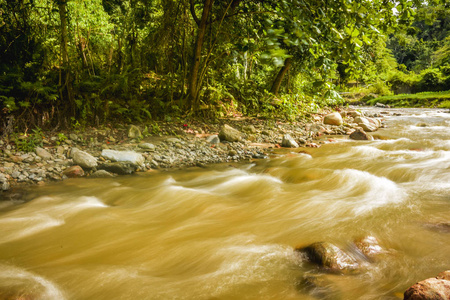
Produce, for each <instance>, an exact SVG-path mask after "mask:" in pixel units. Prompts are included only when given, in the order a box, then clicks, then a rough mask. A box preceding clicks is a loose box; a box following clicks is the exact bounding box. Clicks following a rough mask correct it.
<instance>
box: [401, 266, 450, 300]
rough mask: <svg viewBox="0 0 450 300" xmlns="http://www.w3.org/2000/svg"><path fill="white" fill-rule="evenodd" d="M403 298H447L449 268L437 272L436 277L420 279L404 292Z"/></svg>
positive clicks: (409, 299)
mask: <svg viewBox="0 0 450 300" xmlns="http://www.w3.org/2000/svg"><path fill="white" fill-rule="evenodd" d="M403 299H404V300H449V299H450V270H448V271H445V272H442V273H439V275H438V276H436V278H428V279H425V280H423V281H420V282H418V283H416V284H414V285H413V286H411V287H410V288H409V289H407V290H406V291H405V293H404V298H403Z"/></svg>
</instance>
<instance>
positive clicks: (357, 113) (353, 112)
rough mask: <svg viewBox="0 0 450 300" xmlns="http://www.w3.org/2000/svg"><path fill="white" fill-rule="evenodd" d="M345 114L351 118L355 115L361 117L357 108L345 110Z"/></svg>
mask: <svg viewBox="0 0 450 300" xmlns="http://www.w3.org/2000/svg"><path fill="white" fill-rule="evenodd" d="M347 115H348V116H350V117H352V118H356V117H362V116H363V114H362V113H361V112H359V111H357V110H350V111H348V112H347Z"/></svg>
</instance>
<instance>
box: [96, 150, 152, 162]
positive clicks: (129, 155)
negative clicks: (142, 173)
mask: <svg viewBox="0 0 450 300" xmlns="http://www.w3.org/2000/svg"><path fill="white" fill-rule="evenodd" d="M102 156H103V157H104V158H106V159H109V160H111V161H115V162H130V163H132V164H133V165H136V166H141V165H143V164H144V162H145V158H144V156H142V154H139V153H136V152H134V151H116V150H109V149H104V150H103V151H102Z"/></svg>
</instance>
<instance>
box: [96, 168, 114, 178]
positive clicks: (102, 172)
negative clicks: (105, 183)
mask: <svg viewBox="0 0 450 300" xmlns="http://www.w3.org/2000/svg"><path fill="white" fill-rule="evenodd" d="M111 177H114V175H113V174H111V173H109V172H108V171H106V170H98V171H95V172H94V173H92V175H91V176H90V178H111Z"/></svg>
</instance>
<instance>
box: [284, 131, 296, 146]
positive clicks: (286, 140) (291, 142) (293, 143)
mask: <svg viewBox="0 0 450 300" xmlns="http://www.w3.org/2000/svg"><path fill="white" fill-rule="evenodd" d="M281 146H282V147H287V148H298V144H297V142H296V141H295V140H294V139H293V138H292V137H291V136H290V135H289V134H285V135H284V136H283V141H282V142H281Z"/></svg>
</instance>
